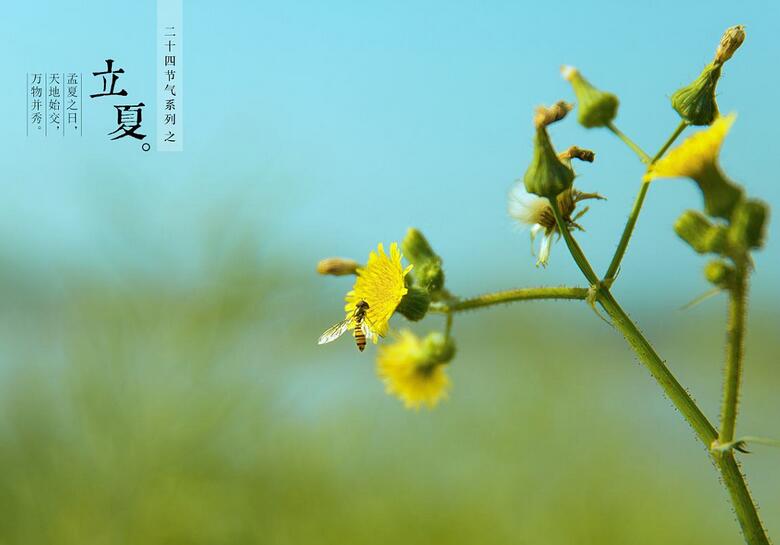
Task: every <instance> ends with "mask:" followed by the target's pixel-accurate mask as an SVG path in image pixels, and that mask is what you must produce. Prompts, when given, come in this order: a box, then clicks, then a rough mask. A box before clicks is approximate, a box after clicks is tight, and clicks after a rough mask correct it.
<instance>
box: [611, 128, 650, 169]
mask: <svg viewBox="0 0 780 545" xmlns="http://www.w3.org/2000/svg"><path fill="white" fill-rule="evenodd" d="M607 128H608V129H609V130H611V131H612V132H613V133H614V135H615V136H617V137H618V138H620V139H621V140H622V141H623V142H625V144H626V145H627V146H628V147H629V148H631V149H632V150H633V151H634V153H636V154H637V155H638V156H639V159H640V160H641V161H642V162H643V163H646V164H650V156H649V155H648V154H646V153H645V152H644V150H643V149H642V148H640V147H639V146H638V145H636V144H635V143H634V141H633V140H631V139H630V138H629V137H628V136H626V135H625V134H624V133H623V131H621V130H620V129H618V128H617V127H616V126H615V124H614V123H612V122H611V121H610V122H609V123H607Z"/></svg>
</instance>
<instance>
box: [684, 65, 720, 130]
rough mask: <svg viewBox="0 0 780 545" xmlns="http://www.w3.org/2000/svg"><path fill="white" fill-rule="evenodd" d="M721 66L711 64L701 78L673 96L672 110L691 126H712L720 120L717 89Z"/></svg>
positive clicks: (705, 68) (706, 67) (700, 75)
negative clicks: (716, 97) (716, 98)
mask: <svg viewBox="0 0 780 545" xmlns="http://www.w3.org/2000/svg"><path fill="white" fill-rule="evenodd" d="M720 71H721V64H718V63H710V64H708V65H707V66H705V67H704V70H702V72H701V74H699V77H698V78H696V80H695V81H694V82H693V83H691V84H690V85H687V86H685V87H682V88H681V89H678V90H677V91H675V93H674V94H673V95H672V108H674V109H675V111H676V112H677V113H678V114H680V117H682V118H683V120H685V121H687V122H688V123H690V124H691V125H712V122H713V121H715V120H716V119H717V118H718V115H720V114H719V112H718V103H717V102H716V101H715V87H717V85H718V79H719V78H720Z"/></svg>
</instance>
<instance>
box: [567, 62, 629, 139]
mask: <svg viewBox="0 0 780 545" xmlns="http://www.w3.org/2000/svg"><path fill="white" fill-rule="evenodd" d="M565 70H567V71H568V73H566V74H564V77H566V79H568V80H569V82H570V83H571V86H572V88H573V89H574V94H575V95H576V96H577V121H579V123H580V125H582V126H583V127H587V128H589V129H590V128H593V127H604V126H606V125H607V124H609V123H610V122H611V121H612V120H613V119H615V116H617V110H618V106H619V105H620V101H619V100H618V97H617V96H615V95H613V94H612V93H607V92H606V91H601V90H600V89H597V88H595V87H594V86H593V85H591V84H590V82H589V81H588V80H586V79H585V78H584V77H582V74H580V73H579V71H578V70H576V69H574V68H566V69H565Z"/></svg>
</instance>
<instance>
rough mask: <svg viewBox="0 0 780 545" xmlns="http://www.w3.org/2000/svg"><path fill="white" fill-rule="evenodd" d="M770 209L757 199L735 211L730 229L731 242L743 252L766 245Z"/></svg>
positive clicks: (744, 202) (750, 200) (747, 201)
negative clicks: (765, 237)
mask: <svg viewBox="0 0 780 545" xmlns="http://www.w3.org/2000/svg"><path fill="white" fill-rule="evenodd" d="M768 215H769V207H768V206H767V205H766V204H765V203H763V202H761V201H760V200H757V199H747V200H744V201H742V202H741V203H739V206H737V207H736V209H735V210H734V215H733V216H732V218H731V227H730V228H729V242H730V243H731V244H732V245H734V246H736V247H738V248H741V249H743V250H747V249H749V248H760V247H761V246H763V245H764V235H765V232H766V223H767V221H766V220H767V216H768Z"/></svg>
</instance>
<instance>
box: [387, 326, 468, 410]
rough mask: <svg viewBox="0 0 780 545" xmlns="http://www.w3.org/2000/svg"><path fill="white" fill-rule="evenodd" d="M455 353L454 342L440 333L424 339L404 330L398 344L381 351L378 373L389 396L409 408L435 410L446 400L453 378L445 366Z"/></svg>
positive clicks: (389, 345)
mask: <svg viewBox="0 0 780 545" xmlns="http://www.w3.org/2000/svg"><path fill="white" fill-rule="evenodd" d="M454 353H455V349H454V345H453V344H452V341H449V340H446V339H445V338H444V336H443V335H442V334H441V333H432V334H430V335H429V336H428V337H426V338H425V339H424V340H423V339H420V338H419V337H417V336H416V335H415V334H414V333H412V332H411V331H409V330H403V331H401V332H400V333H399V336H398V340H397V341H396V342H395V343H392V344H387V345H384V346H382V347H381V348H380V349H379V354H378V356H377V374H378V375H379V377H380V378H381V379H382V381H383V382H384V383H385V390H386V391H387V393H388V394H391V395H394V396H396V397H397V398H398V399H400V400H401V401H403V403H404V405H405V406H406V408H408V409H419V408H420V407H422V406H423V405H425V406H426V407H428V408H433V407H434V406H436V404H437V403H438V402H439V401H440V400H442V399H444V398H446V397H447V393H448V391H449V389H450V379H449V377H448V376H447V373H446V372H445V371H444V364H445V363H446V362H447V361H449V360H450V359H452V356H453V355H454Z"/></svg>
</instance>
